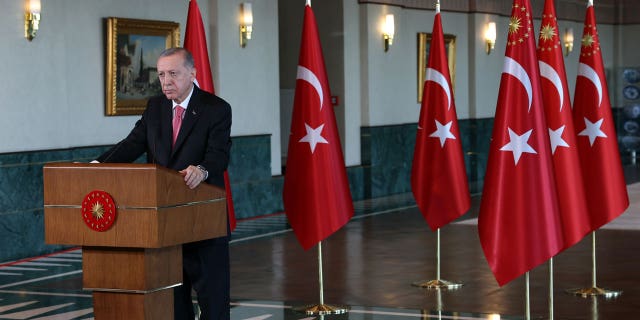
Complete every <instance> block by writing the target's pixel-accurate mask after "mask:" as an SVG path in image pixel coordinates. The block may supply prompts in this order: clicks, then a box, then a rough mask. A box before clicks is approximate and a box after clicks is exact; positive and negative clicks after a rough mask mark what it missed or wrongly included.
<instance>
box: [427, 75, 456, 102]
mask: <svg viewBox="0 0 640 320" xmlns="http://www.w3.org/2000/svg"><path fill="white" fill-rule="evenodd" d="M426 81H433V82H435V83H437V84H439V85H440V86H441V87H442V89H443V90H444V92H445V93H446V94H447V99H448V102H449V103H448V104H447V110H449V109H451V91H449V82H448V81H447V78H446V77H445V76H444V75H443V74H442V73H440V71H438V70H436V69H433V68H427V75H426V79H425V82H426Z"/></svg>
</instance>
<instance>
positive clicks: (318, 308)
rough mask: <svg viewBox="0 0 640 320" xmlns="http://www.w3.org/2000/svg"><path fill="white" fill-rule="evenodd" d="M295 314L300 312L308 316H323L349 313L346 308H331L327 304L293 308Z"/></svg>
mask: <svg viewBox="0 0 640 320" xmlns="http://www.w3.org/2000/svg"><path fill="white" fill-rule="evenodd" d="M293 310H294V311H296V312H302V313H305V314H306V315H309V316H315V315H318V316H323V315H328V314H343V313H347V312H348V311H349V308H348V307H346V306H332V305H328V304H314V305H309V306H303V307H296V308H293Z"/></svg>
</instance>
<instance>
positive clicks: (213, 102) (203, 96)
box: [192, 89, 231, 110]
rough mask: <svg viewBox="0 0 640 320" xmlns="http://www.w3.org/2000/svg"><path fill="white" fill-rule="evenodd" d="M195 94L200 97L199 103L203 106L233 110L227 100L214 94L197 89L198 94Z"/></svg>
mask: <svg viewBox="0 0 640 320" xmlns="http://www.w3.org/2000/svg"><path fill="white" fill-rule="evenodd" d="M194 93H195V94H196V95H197V97H198V103H199V104H200V105H202V106H206V107H212V108H222V109H228V110H231V105H229V103H228V102H227V101H226V100H224V99H222V98H221V97H219V96H217V95H215V94H213V93H209V92H207V91H204V90H200V89H197V92H194ZM192 98H193V97H192Z"/></svg>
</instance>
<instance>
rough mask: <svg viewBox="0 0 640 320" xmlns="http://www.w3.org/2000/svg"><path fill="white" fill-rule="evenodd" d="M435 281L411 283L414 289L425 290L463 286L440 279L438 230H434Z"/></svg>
mask: <svg viewBox="0 0 640 320" xmlns="http://www.w3.org/2000/svg"><path fill="white" fill-rule="evenodd" d="M436 239H437V240H436V279H435V280H426V281H416V282H414V283H412V284H411V285H413V286H414V287H420V288H427V289H435V290H439V289H449V290H455V289H458V288H460V287H462V286H463V284H462V283H455V282H451V281H447V280H442V279H440V228H438V229H437V230H436Z"/></svg>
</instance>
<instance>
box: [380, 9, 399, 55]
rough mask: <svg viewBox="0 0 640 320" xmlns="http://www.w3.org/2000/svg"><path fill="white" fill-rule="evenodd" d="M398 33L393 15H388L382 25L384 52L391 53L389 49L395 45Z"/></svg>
mask: <svg viewBox="0 0 640 320" xmlns="http://www.w3.org/2000/svg"><path fill="white" fill-rule="evenodd" d="M395 32H396V25H395V21H394V18H393V15H392V14H388V15H386V16H385V18H384V25H382V38H383V39H384V52H387V51H389V47H391V45H392V44H393V35H394V34H395Z"/></svg>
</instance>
